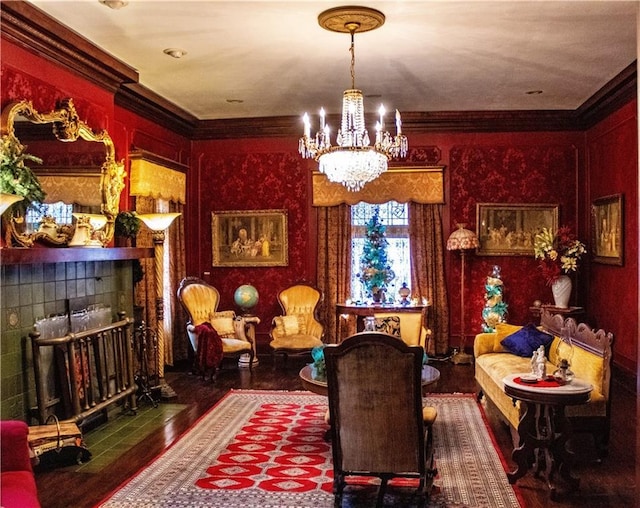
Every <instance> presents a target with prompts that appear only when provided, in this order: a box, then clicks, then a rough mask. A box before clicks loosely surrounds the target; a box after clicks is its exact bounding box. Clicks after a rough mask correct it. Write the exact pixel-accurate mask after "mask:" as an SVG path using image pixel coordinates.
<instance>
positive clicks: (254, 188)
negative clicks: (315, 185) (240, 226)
mask: <svg viewBox="0 0 640 508" xmlns="http://www.w3.org/2000/svg"><path fill="white" fill-rule="evenodd" d="M292 141H293V143H294V144H293V145H292ZM292 147H293V149H292ZM296 150H297V145H296V144H295V141H294V140H278V139H268V140H238V141H198V142H194V144H193V152H192V155H193V161H194V162H193V164H192V173H191V174H190V176H189V178H188V179H187V180H188V181H187V186H188V196H189V197H188V203H187V205H188V206H187V207H188V212H187V217H186V221H187V222H186V223H185V224H186V228H188V229H189V231H190V232H192V233H193V237H192V239H191V240H190V241H189V244H188V245H187V270H188V271H189V273H190V274H192V275H197V276H200V277H202V278H203V279H205V280H207V281H208V282H210V283H211V284H213V285H214V286H216V287H217V288H218V290H219V291H220V295H221V302H220V308H221V309H224V308H234V303H233V293H234V291H235V289H236V288H237V287H238V286H240V285H242V284H252V285H253V286H255V287H256V289H257V290H258V293H259V295H260V299H259V302H258V305H257V307H256V308H255V309H254V312H255V314H256V315H257V316H259V317H260V319H261V320H262V322H261V324H260V325H259V326H258V334H259V340H261V341H266V340H267V338H266V334H267V333H268V331H269V328H270V324H271V319H272V318H273V316H275V315H278V314H279V313H280V310H279V306H278V303H277V294H278V292H279V291H281V290H282V289H284V288H286V287H288V286H290V285H292V284H293V283H295V282H299V281H308V282H311V283H315V258H316V254H315V252H314V247H313V246H314V245H315V240H314V237H315V215H314V213H313V210H312V207H311V203H310V196H311V195H310V177H311V170H310V167H311V166H310V165H309V164H308V163H307V162H306V161H302V160H301V159H300V157H298V155H297V152H296ZM264 209H284V210H286V211H287V217H288V226H289V264H288V266H286V267H256V268H254V267H231V268H227V267H224V268H220V267H217V268H214V267H212V257H213V254H212V235H211V212H213V211H226V210H264Z"/></svg>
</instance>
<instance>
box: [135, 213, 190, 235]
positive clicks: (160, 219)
mask: <svg viewBox="0 0 640 508" xmlns="http://www.w3.org/2000/svg"><path fill="white" fill-rule="evenodd" d="M180 215H181V214H180V213H145V214H140V215H138V219H140V220H141V221H142V222H144V223H145V224H146V225H147V227H149V229H152V230H153V231H164V230H165V229H167V228H168V227H169V226H171V223H172V222H173V221H174V220H175V219H176V218H177V217H179V216H180Z"/></svg>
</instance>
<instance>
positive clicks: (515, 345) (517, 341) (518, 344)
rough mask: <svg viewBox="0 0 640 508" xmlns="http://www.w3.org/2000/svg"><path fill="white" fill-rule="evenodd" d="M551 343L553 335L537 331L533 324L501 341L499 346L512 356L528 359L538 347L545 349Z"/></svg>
mask: <svg viewBox="0 0 640 508" xmlns="http://www.w3.org/2000/svg"><path fill="white" fill-rule="evenodd" d="M552 341H553V335H550V334H548V333H545V332H542V331H540V330H538V329H537V328H536V327H535V325H533V324H528V325H526V326H523V327H522V328H520V330H518V331H517V332H514V333H512V334H511V335H508V336H507V337H505V338H504V339H502V341H501V342H500V344H502V345H503V346H504V347H505V348H507V350H508V351H509V352H510V353H513V354H514V355H518V356H526V357H530V356H531V355H532V354H533V352H534V351H535V350H536V349H538V348H539V347H540V346H544V347H545V349H546V348H547V346H549V344H551V342H552Z"/></svg>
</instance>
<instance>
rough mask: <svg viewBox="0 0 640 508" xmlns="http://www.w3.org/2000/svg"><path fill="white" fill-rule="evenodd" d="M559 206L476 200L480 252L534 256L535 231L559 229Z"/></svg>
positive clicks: (480, 253) (490, 254)
mask: <svg viewBox="0 0 640 508" xmlns="http://www.w3.org/2000/svg"><path fill="white" fill-rule="evenodd" d="M558 208H559V207H558V205H557V204H548V203H542V204H539V203H536V204H529V203H477V205H476V234H477V235H478V240H479V242H480V247H479V248H478V251H477V254H478V255H480V256H533V255H534V253H533V242H534V238H535V235H536V233H538V232H540V231H541V230H542V228H547V229H551V230H553V231H556V230H557V228H558Z"/></svg>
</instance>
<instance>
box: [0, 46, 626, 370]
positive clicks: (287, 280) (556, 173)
mask: <svg viewBox="0 0 640 508" xmlns="http://www.w3.org/2000/svg"><path fill="white" fill-rule="evenodd" d="M2 43H3V44H2V65H1V72H2V75H1V77H0V86H1V92H2V106H5V105H6V104H7V103H8V102H10V101H11V100H19V99H23V98H28V99H31V100H33V102H34V106H35V107H36V108H37V109H39V110H41V111H47V110H49V109H53V107H54V106H55V101H56V100H57V99H59V98H65V97H72V98H73V99H74V102H75V104H76V107H77V109H78V112H79V113H80V116H81V118H83V119H84V120H86V121H87V123H88V124H89V125H91V126H92V127H94V128H95V129H96V130H99V129H102V128H106V129H108V130H109V132H110V134H111V136H112V138H113V139H114V142H115V145H116V151H117V156H118V157H119V158H124V157H126V154H127V153H128V152H129V150H130V149H131V148H133V147H136V148H142V149H145V150H148V151H150V152H153V153H156V154H158V155H162V156H164V157H167V158H169V159H173V160H176V161H178V162H182V163H183V164H189V165H190V167H191V169H190V174H189V175H188V177H187V186H188V189H187V211H186V213H185V231H186V237H187V245H186V255H187V273H188V274H189V275H199V276H201V277H203V278H205V279H207V280H209V281H211V282H212V283H213V284H215V285H216V286H217V287H218V288H219V289H220V291H221V295H222V302H221V307H223V308H224V307H226V308H230V307H232V306H233V291H234V290H235V288H236V287H238V286H239V285H241V284H244V283H251V284H253V285H254V286H256V288H257V289H258V291H259V293H260V297H261V298H260V303H259V305H258V307H257V309H256V313H257V314H258V315H259V316H260V317H261V319H262V323H261V325H260V327H259V329H258V331H259V340H261V341H262V342H264V341H266V333H267V331H268V329H269V324H270V321H271V318H272V317H273V316H274V315H276V314H277V313H278V312H279V309H278V305H277V303H276V295H277V293H278V291H280V290H281V289H282V288H284V287H286V286H288V285H290V284H292V283H294V282H296V281H299V280H308V281H311V282H314V281H315V260H316V243H315V215H314V212H313V208H312V206H311V183H310V182H311V169H313V167H314V165H313V163H312V162H309V161H303V160H301V159H300V158H299V156H298V155H297V139H294V138H291V139H253V140H224V141H196V142H189V140H187V139H185V138H184V137H182V136H179V135H177V134H175V133H173V132H171V131H169V130H167V129H165V128H162V127H159V126H158V125H155V124H154V123H152V122H149V121H148V120H145V119H143V118H140V117H139V116H137V115H135V114H133V113H131V112H129V111H127V110H124V109H122V108H120V107H116V106H114V99H113V94H111V93H110V92H107V91H104V90H102V89H101V88H99V87H97V86H96V85H93V84H91V83H88V82H87V81H85V80H83V79H82V78H79V77H77V76H76V75H74V74H72V73H70V72H68V71H66V70H64V69H62V68H59V67H57V66H56V65H53V64H51V63H49V62H48V61H46V60H43V59H41V58H39V57H37V56H35V55H33V54H32V53H29V52H27V51H24V50H22V49H20V48H18V47H16V46H14V45H13V44H11V43H8V42H7V41H5V40H3V41H2ZM635 107H636V105H635V101H634V102H633V103H631V104H628V105H627V106H625V107H623V108H621V109H620V110H619V111H618V112H616V113H614V114H612V115H611V116H610V117H609V118H607V119H606V120H605V121H603V122H601V123H600V124H599V125H597V126H595V127H594V128H592V129H591V130H590V131H588V132H587V133H583V132H567V133H562V132H561V133H555V132H549V133H470V134H464V133H426V134H417V135H409V143H410V146H411V147H412V150H413V151H412V154H413V155H410V157H413V158H414V159H415V160H419V159H420V156H419V153H423V152H421V151H420V150H418V148H419V147H433V146H436V147H438V149H439V150H440V153H441V154H442V157H441V160H440V161H439V163H440V164H443V165H445V166H446V169H445V175H446V187H445V188H446V206H445V224H444V232H443V233H444V236H445V238H446V237H447V236H448V235H449V233H450V232H451V231H452V230H453V228H454V227H455V223H456V222H466V223H467V227H468V228H470V229H474V228H475V222H476V217H475V206H476V203H478V202H494V203H558V204H559V205H560V223H561V224H565V223H567V224H569V225H571V226H574V227H576V228H577V230H578V232H579V235H580V239H581V240H583V241H585V242H586V243H587V244H588V243H589V241H590V239H589V238H588V236H589V227H590V224H589V204H590V203H591V200H592V199H594V198H597V197H600V196H603V195H608V194H615V193H618V192H624V194H625V208H626V213H625V265H624V266H623V267H612V266H605V265H596V264H594V263H590V262H589V261H588V260H586V262H585V263H584V264H583V266H582V269H581V272H580V274H579V275H578V277H577V279H576V283H577V284H576V287H575V289H574V295H573V303H577V304H580V305H583V306H585V307H586V308H587V316H588V320H589V321H590V322H591V323H592V324H597V325H598V326H600V327H603V328H605V329H607V330H611V331H613V332H614V333H615V334H616V343H615V348H614V350H615V361H616V362H617V363H619V364H620V365H621V366H623V367H625V368H628V369H629V370H631V371H633V372H635V370H636V362H635V357H636V349H637V337H636V334H635V331H636V326H637V320H638V295H637V291H638V290H637V283H636V281H637V271H638V267H637V258H638V252H637V244H638V237H637V226H638V224H637V209H638V204H637V119H636V114H635ZM587 147H588V149H587ZM424 152H428V153H433V150H425V151H424ZM125 193H126V191H125ZM127 201H128V200H127V197H126V196H124V197H123V208H128V206H127V205H128V203H127ZM268 208H283V209H286V210H287V211H288V218H289V266H287V267H273V268H213V267H212V266H211V259H212V254H211V249H212V246H211V212H212V211H214V210H215V211H220V210H251V209H268ZM446 263H447V264H446V272H447V273H446V280H447V284H448V287H449V290H450V303H451V321H452V323H451V335H452V336H453V337H455V336H456V335H457V334H459V331H460V330H459V328H460V324H459V316H460V307H459V306H460V303H459V302H460V300H459V296H460V294H459V291H460V289H459V281H460V272H459V269H460V263H459V258H458V256H456V255H455V254H453V253H452V254H448V255H447V257H446ZM494 264H498V265H500V266H501V267H502V274H503V280H504V282H505V285H506V294H505V300H506V302H507V303H508V304H509V320H510V321H511V322H514V323H515V322H520V323H522V322H526V321H528V320H529V319H530V315H529V306H530V305H531V303H532V302H533V301H534V300H536V299H539V300H542V301H543V302H549V301H551V293H550V290H549V289H548V288H546V287H545V286H544V283H543V281H542V278H541V277H540V276H539V273H538V270H537V264H536V263H535V261H534V260H533V258H532V257H510V256H500V257H481V256H473V257H470V258H469V264H468V269H469V271H468V273H467V277H466V287H467V295H466V300H465V301H466V307H467V316H468V317H467V318H466V328H467V329H466V333H467V335H469V337H471V336H472V335H473V334H475V333H476V332H477V331H479V329H480V325H481V323H482V320H481V317H480V315H481V310H482V307H483V305H484V300H483V298H484V280H485V277H486V276H487V275H488V274H489V272H490V271H491V267H492V266H493V265H494ZM621 310H623V312H621ZM455 340H456V339H453V341H455ZM467 344H470V341H469V340H467ZM452 345H455V344H452Z"/></svg>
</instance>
